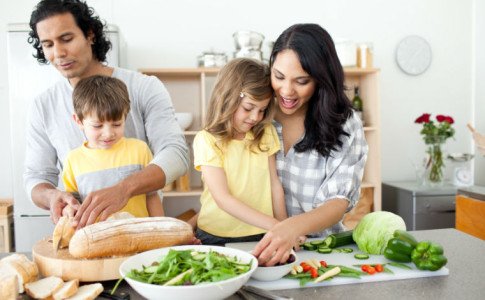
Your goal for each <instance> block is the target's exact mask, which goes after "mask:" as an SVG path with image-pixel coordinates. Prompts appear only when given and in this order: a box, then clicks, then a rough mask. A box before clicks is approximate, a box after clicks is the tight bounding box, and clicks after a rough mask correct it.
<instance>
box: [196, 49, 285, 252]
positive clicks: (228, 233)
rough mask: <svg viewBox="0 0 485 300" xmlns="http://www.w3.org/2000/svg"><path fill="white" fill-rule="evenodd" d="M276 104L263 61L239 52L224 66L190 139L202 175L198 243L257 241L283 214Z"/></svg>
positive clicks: (283, 216)
mask: <svg viewBox="0 0 485 300" xmlns="http://www.w3.org/2000/svg"><path fill="white" fill-rule="evenodd" d="M274 106H275V104H274V101H273V90H272V88H271V82H270V73H269V69H268V67H267V66H266V65H264V64H262V63H260V62H258V61H255V60H252V59H247V58H241V59H234V60H232V61H231V62H229V63H228V64H227V65H226V66H225V67H224V68H222V70H221V71H220V73H219V75H218V78H217V82H216V85H215V87H214V90H213V93H212V96H211V100H210V104H209V109H208V114H207V120H206V125H205V127H204V130H202V131H200V132H199V133H197V135H196V136H195V139H194V145H193V147H194V165H195V169H196V170H199V171H201V172H202V180H203V181H204V191H203V193H202V196H201V198H200V202H201V205H202V206H201V209H200V214H199V217H198V221H197V226H198V228H197V231H196V236H197V238H199V239H200V240H201V241H202V244H213V245H220V244H225V243H229V242H243V241H259V240H260V239H261V237H262V236H263V235H264V233H265V232H266V231H267V230H268V229H270V228H271V227H273V225H275V224H277V223H278V222H279V221H281V220H283V219H285V218H286V217H287V215H286V208H285V203H284V195H283V188H282V186H281V183H280V181H279V179H278V176H277V174H276V162H275V153H276V152H277V151H278V150H279V149H280V144H279V140H278V135H277V134H276V130H275V128H274V127H273V125H271V120H272V117H273V111H274Z"/></svg>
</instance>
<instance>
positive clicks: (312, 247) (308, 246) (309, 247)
mask: <svg viewBox="0 0 485 300" xmlns="http://www.w3.org/2000/svg"><path fill="white" fill-rule="evenodd" d="M301 246H302V248H303V249H305V250H308V251H314V250H316V249H317V246H315V245H312V244H311V243H310V242H306V243H304V244H303V245H301Z"/></svg>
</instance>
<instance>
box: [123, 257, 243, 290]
mask: <svg viewBox="0 0 485 300" xmlns="http://www.w3.org/2000/svg"><path fill="white" fill-rule="evenodd" d="M251 263H252V262H249V263H242V262H240V261H239V260H238V259H237V258H233V257H229V256H225V255H223V254H220V253H217V252H214V251H210V252H196V251H193V250H182V251H177V250H170V251H169V252H168V253H167V255H166V256H164V257H163V258H162V259H161V260H160V261H158V262H154V263H153V264H152V265H151V266H143V270H136V269H133V270H131V271H130V272H129V273H128V274H127V275H126V277H128V278H131V279H134V280H137V281H141V282H145V283H151V284H158V285H165V286H169V285H196V284H201V283H210V282H217V281H222V280H226V279H229V278H232V277H236V276H238V275H240V274H244V273H246V272H248V271H249V270H250V269H251Z"/></svg>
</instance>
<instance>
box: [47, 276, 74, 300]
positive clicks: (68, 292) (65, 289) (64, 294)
mask: <svg viewBox="0 0 485 300" xmlns="http://www.w3.org/2000/svg"><path fill="white" fill-rule="evenodd" d="M78 287H79V280H77V279H73V280H70V281H68V282H66V283H64V285H63V286H62V287H61V288H60V289H59V290H58V291H57V292H55V293H54V295H53V298H54V299H55V300H61V299H66V298H69V297H71V296H72V295H74V294H76V292H77V290H78Z"/></svg>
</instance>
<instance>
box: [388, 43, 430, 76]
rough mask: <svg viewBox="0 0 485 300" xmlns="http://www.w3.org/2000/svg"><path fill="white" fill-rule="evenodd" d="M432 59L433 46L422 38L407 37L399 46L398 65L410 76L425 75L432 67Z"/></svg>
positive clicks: (397, 53)
mask: <svg viewBox="0 0 485 300" xmlns="http://www.w3.org/2000/svg"><path fill="white" fill-rule="evenodd" d="M431 57H432V53H431V46H430V45H429V43H428V42H427V41H426V40H425V39H424V38H422V37H420V36H417V35H410V36H407V37H405V38H404V39H402V40H401V41H400V42H399V44H398V45H397V49H396V62H397V65H398V66H399V68H400V69H401V70H402V71H403V72H404V73H406V74H408V75H413V76H416V75H419V74H422V73H424V71H426V70H427V69H428V68H429V66H430V65H431Z"/></svg>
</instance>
